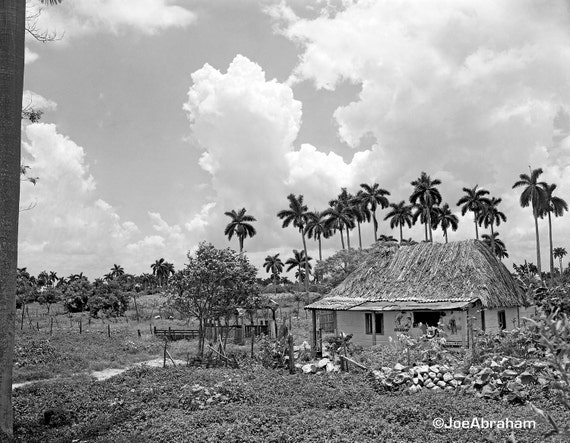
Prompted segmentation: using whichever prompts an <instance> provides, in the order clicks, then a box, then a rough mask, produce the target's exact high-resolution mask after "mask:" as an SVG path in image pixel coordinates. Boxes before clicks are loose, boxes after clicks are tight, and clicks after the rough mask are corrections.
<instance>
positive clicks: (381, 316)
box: [364, 312, 384, 334]
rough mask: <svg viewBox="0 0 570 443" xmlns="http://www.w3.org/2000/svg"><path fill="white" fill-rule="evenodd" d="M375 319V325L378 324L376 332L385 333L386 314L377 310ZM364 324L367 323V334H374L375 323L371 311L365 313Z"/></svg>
mask: <svg viewBox="0 0 570 443" xmlns="http://www.w3.org/2000/svg"><path fill="white" fill-rule="evenodd" d="M374 321H375V323H374V325H375V326H376V328H375V333H376V334H384V314H382V313H378V312H375V313H374ZM364 325H365V332H366V334H372V330H373V323H372V314H371V313H366V314H364Z"/></svg>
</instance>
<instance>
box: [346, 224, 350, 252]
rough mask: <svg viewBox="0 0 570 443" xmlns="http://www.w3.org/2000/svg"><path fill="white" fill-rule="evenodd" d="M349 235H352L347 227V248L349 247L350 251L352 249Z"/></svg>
mask: <svg viewBox="0 0 570 443" xmlns="http://www.w3.org/2000/svg"><path fill="white" fill-rule="evenodd" d="M349 233H350V229H349V227H348V226H347V227H346V247H347V248H348V249H350V236H349V235H348V234H349Z"/></svg>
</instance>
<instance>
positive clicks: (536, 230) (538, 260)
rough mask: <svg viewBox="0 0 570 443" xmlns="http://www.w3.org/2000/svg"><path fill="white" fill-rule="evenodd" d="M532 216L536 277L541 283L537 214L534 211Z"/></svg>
mask: <svg viewBox="0 0 570 443" xmlns="http://www.w3.org/2000/svg"><path fill="white" fill-rule="evenodd" d="M533 216H534V233H535V237H536V267H537V269H538V276H539V277H540V280H541V281H542V265H541V262H540V237H539V235H538V213H537V211H536V210H534V211H533Z"/></svg>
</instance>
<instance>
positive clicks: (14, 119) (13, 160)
mask: <svg viewBox="0 0 570 443" xmlns="http://www.w3.org/2000/svg"><path fill="white" fill-rule="evenodd" d="M43 2H44V3H45V2H48V3H50V4H56V3H59V1H56V0H43ZM0 23H1V27H2V32H0V64H1V65H2V68H1V69H0V128H1V129H0V207H1V208H2V210H1V211H0V238H1V239H2V247H1V248H0V440H1V441H4V440H7V441H10V440H11V439H12V436H13V421H14V420H13V419H14V414H13V410H12V384H11V380H12V369H13V365H14V330H15V322H14V319H15V315H16V313H15V309H16V302H15V298H16V279H17V268H18V217H19V213H20V201H19V200H20V171H21V169H20V167H21V148H22V145H21V118H22V94H23V92H24V52H25V51H24V49H25V42H24V37H25V34H26V2H25V1H23V0H4V1H2V2H0Z"/></svg>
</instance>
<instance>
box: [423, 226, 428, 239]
mask: <svg viewBox="0 0 570 443" xmlns="http://www.w3.org/2000/svg"><path fill="white" fill-rule="evenodd" d="M424 234H425V237H426V241H428V233H427V222H425V223H424Z"/></svg>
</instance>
